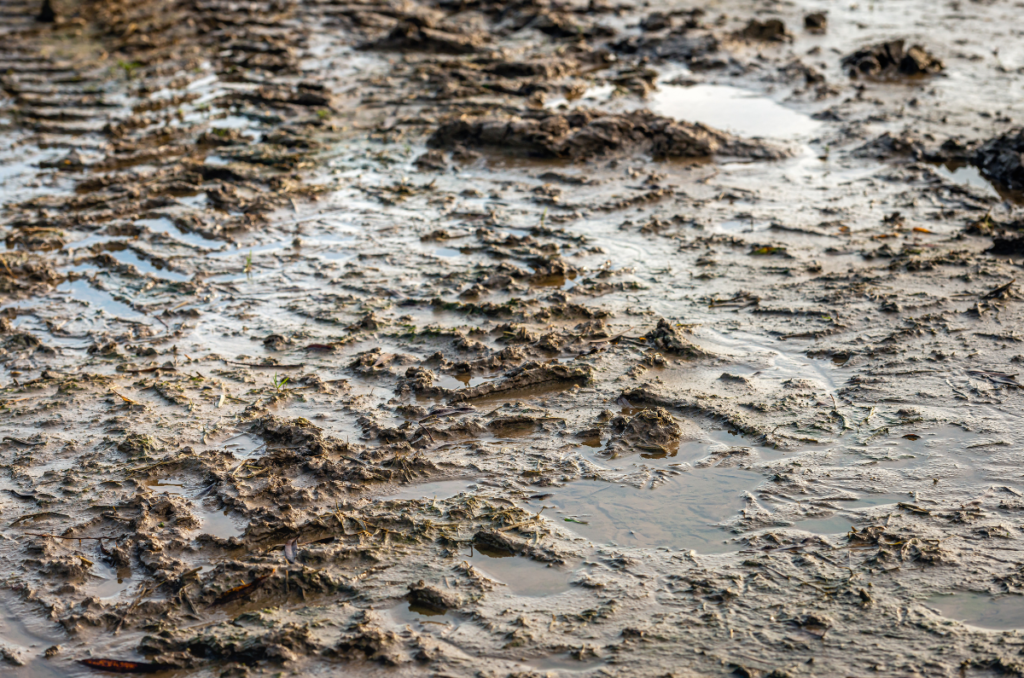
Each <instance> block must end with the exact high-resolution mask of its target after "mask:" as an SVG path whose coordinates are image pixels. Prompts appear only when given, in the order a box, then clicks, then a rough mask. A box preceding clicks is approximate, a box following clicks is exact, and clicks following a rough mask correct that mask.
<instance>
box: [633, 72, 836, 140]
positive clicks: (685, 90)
mask: <svg viewBox="0 0 1024 678" xmlns="http://www.w3.org/2000/svg"><path fill="white" fill-rule="evenodd" d="M649 107H650V109H651V110H652V111H654V112H655V113H659V114H661V115H664V116H668V117H670V118H675V119H677V120H685V121H687V122H702V123H704V124H705V125H710V126H712V127H717V128H718V129H721V130H725V131H726V132H733V133H734V134H741V135H744V136H751V137H777V138H791V137H798V136H805V135H808V134H811V133H813V132H814V131H815V130H816V129H817V128H818V127H820V125H821V123H819V122H817V121H815V120H812V119H811V118H810V117H808V116H806V115H804V114H802V113H798V112H796V111H794V110H791V109H789V108H786V107H785V106H781V105H779V104H777V103H775V102H774V101H772V100H771V99H769V98H767V97H764V96H761V95H759V94H756V93H754V92H751V91H749V90H745V89H740V88H738V87H729V86H727V85H693V86H691V87H683V86H681V85H658V90H657V91H656V92H654V94H652V95H651V97H650V103H649Z"/></svg>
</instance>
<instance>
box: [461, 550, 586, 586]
mask: <svg viewBox="0 0 1024 678" xmlns="http://www.w3.org/2000/svg"><path fill="white" fill-rule="evenodd" d="M459 560H460V561H463V560H464V561H466V562H469V563H470V564H472V565H473V567H475V568H476V569H477V570H479V571H480V572H482V573H484V574H485V575H487V576H488V577H490V578H491V579H494V580H496V581H499V582H501V583H502V584H505V586H506V587H507V589H508V591H510V592H511V593H514V594H515V595H517V596H529V597H538V596H554V595H558V594H559V593H563V592H565V591H568V590H569V578H570V577H571V575H572V572H570V571H568V570H565V569H561V568H558V567H555V566H552V567H548V565H547V564H546V563H541V562H538V561H536V560H531V559H529V558H524V557H522V556H515V555H512V554H511V553H508V552H507V551H496V550H494V549H481V548H479V547H474V548H473V553H472V555H469V556H459Z"/></svg>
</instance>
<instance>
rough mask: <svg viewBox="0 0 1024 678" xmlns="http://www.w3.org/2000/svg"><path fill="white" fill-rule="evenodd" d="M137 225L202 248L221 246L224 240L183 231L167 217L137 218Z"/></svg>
mask: <svg viewBox="0 0 1024 678" xmlns="http://www.w3.org/2000/svg"><path fill="white" fill-rule="evenodd" d="M135 224H136V225H137V226H145V227H146V228H148V229H149V230H151V231H153V232H154V233H163V234H165V235H167V236H170V237H171V238H174V239H175V240H180V241H182V242H186V243H188V244H189V245H194V246H195V247H201V248H203V249H211V248H212V249H216V248H219V247H222V246H223V245H224V242H223V241H221V240H214V239H212V238H204V237H203V236H201V235H199V234H197V233H186V232H185V231H183V230H181V229H180V228H178V227H177V226H176V225H175V224H174V222H173V221H171V220H170V219H168V218H167V217H157V218H155V219H139V220H137V221H136V222H135Z"/></svg>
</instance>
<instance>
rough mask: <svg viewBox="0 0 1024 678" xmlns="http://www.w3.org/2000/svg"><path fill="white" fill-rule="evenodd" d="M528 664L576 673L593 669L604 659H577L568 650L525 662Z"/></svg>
mask: <svg viewBox="0 0 1024 678" xmlns="http://www.w3.org/2000/svg"><path fill="white" fill-rule="evenodd" d="M523 663H524V664H526V665H527V666H529V667H531V668H533V669H536V670H538V671H557V672H558V673H559V674H562V673H575V672H577V671H591V670H593V669H595V668H597V667H598V666H601V665H602V664H604V660H603V659H584V660H580V659H576V658H575V657H573V656H572V655H571V654H569V653H568V652H566V653H563V654H555V655H551V656H549V657H537V658H535V659H528V660H526V661H525V662H523Z"/></svg>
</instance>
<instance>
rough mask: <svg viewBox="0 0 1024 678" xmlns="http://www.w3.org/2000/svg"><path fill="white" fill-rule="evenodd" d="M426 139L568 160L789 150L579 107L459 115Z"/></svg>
mask: <svg viewBox="0 0 1024 678" xmlns="http://www.w3.org/2000/svg"><path fill="white" fill-rule="evenodd" d="M428 143H429V144H430V145H432V146H435V147H438V148H449V149H450V148H458V147H468V148H492V149H500V150H502V151H503V152H505V153H513V154H521V155H526V156H529V157H535V158H568V159H572V160H585V159H587V158H594V157H604V156H612V155H622V154H634V153H646V154H650V155H652V156H654V157H655V158H704V157H709V156H712V155H723V156H733V157H741V158H756V159H761V160H775V159H779V158H783V157H786V156H787V155H788V152H787V151H786V150H785V149H783V148H781V147H777V146H773V145H771V144H769V143H764V142H758V141H749V140H743V139H740V138H739V137H736V136H733V135H731V134H728V133H725V132H721V131H718V130H716V129H713V128H711V127H708V126H706V125H702V124H700V123H686V122H677V121H674V120H671V119H670V118H665V117H662V116H658V115H655V114H653V113H651V112H649V111H637V112H635V113H630V114H623V115H608V114H603V113H600V112H597V111H592V110H587V109H577V110H575V111H573V112H572V113H567V114H562V113H554V112H543V113H535V114H528V115H527V116H524V117H520V118H513V119H494V118H484V119H475V120H474V119H461V120H455V121H452V122H448V123H446V124H444V125H442V126H441V127H440V128H438V129H437V131H436V132H434V134H433V135H432V136H431V137H430V140H429V142H428Z"/></svg>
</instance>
